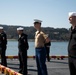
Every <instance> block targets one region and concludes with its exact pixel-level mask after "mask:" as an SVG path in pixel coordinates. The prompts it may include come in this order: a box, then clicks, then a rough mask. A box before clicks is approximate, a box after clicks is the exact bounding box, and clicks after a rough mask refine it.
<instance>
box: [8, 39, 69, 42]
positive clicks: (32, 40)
mask: <svg viewBox="0 0 76 75" xmlns="http://www.w3.org/2000/svg"><path fill="white" fill-rule="evenodd" d="M7 40H8V41H17V39H7ZM28 41H30V42H34V41H35V40H34V39H28ZM51 42H68V41H64V40H51Z"/></svg>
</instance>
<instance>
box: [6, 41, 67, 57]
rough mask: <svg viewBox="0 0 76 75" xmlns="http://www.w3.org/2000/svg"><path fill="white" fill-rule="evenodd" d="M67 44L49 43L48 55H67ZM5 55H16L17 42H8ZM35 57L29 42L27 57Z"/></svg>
mask: <svg viewBox="0 0 76 75" xmlns="http://www.w3.org/2000/svg"><path fill="white" fill-rule="evenodd" d="M67 47H68V42H51V47H50V55H67V54H68V51H67ZM6 55H18V42H17V41H16V40H15V41H11V40H9V41H8V44H7V50H6ZM30 55H35V47H34V42H29V50H28V56H30Z"/></svg>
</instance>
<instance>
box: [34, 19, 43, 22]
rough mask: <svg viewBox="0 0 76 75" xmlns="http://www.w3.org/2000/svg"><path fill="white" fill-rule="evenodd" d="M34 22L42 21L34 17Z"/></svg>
mask: <svg viewBox="0 0 76 75" xmlns="http://www.w3.org/2000/svg"><path fill="white" fill-rule="evenodd" d="M34 22H38V23H41V22H42V21H41V20H39V19H34Z"/></svg>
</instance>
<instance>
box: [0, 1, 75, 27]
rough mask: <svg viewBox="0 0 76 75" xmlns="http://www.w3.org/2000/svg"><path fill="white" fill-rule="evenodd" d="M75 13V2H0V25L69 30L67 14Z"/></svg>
mask: <svg viewBox="0 0 76 75" xmlns="http://www.w3.org/2000/svg"><path fill="white" fill-rule="evenodd" d="M72 11H74V12H75V11H76V0H0V24H4V25H14V26H17V25H20V26H25V27H26V26H28V27H30V26H33V22H34V19H40V20H42V21H43V22H42V27H54V28H70V26H71V24H70V23H69V20H68V13H69V12H72Z"/></svg>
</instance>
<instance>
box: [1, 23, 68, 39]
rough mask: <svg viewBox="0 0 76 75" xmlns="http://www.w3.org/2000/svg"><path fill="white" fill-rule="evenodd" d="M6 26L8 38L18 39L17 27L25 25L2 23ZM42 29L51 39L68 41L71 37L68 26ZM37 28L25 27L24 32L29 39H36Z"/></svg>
mask: <svg viewBox="0 0 76 75" xmlns="http://www.w3.org/2000/svg"><path fill="white" fill-rule="evenodd" d="M0 26H3V27H4V30H5V31H6V33H7V38H8V39H17V38H18V34H17V30H16V29H17V28H18V27H23V26H11V25H1V24H0ZM42 30H43V31H44V32H45V33H46V34H49V37H50V38H51V40H61V41H62V40H63V41H66V40H68V39H69V30H68V29H66V28H52V27H42ZM35 31H36V30H35V29H34V27H24V32H25V33H26V34H27V35H28V39H34V35H35Z"/></svg>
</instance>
